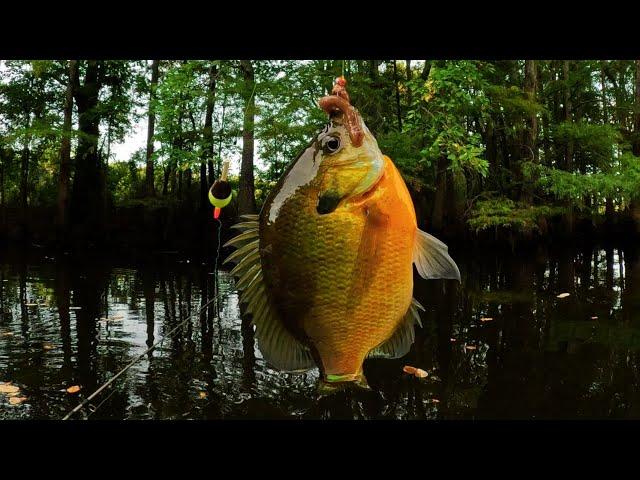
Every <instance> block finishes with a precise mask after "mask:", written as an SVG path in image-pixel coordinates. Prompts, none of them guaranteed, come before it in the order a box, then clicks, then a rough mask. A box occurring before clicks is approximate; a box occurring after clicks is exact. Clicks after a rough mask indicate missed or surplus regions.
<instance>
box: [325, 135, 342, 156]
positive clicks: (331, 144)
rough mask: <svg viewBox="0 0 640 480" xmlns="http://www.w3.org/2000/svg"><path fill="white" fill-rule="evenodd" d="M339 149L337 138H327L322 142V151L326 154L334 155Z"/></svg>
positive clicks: (338, 139)
mask: <svg viewBox="0 0 640 480" xmlns="http://www.w3.org/2000/svg"><path fill="white" fill-rule="evenodd" d="M339 149H340V138H339V137H327V139H326V140H325V141H324V142H323V145H322V150H323V151H324V153H326V154H332V153H336V152H337V151H338V150H339Z"/></svg>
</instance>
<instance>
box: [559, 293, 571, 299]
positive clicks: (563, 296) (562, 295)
mask: <svg viewBox="0 0 640 480" xmlns="http://www.w3.org/2000/svg"><path fill="white" fill-rule="evenodd" d="M569 295H571V294H570V293H567V292H565V293H561V294H560V295H556V297H557V298H567V297H568V296H569Z"/></svg>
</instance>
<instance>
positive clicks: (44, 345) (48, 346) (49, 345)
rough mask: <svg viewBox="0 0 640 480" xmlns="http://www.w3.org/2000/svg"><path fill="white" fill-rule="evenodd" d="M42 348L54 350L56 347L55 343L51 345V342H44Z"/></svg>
mask: <svg viewBox="0 0 640 480" xmlns="http://www.w3.org/2000/svg"><path fill="white" fill-rule="evenodd" d="M42 348H43V349H44V350H53V349H54V348H55V347H54V346H53V345H51V344H50V343H43V344H42Z"/></svg>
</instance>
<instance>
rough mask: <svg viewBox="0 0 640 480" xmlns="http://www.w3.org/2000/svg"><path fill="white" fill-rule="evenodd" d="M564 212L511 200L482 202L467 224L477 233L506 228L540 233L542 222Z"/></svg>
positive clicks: (560, 208) (555, 208)
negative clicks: (543, 219)
mask: <svg viewBox="0 0 640 480" xmlns="http://www.w3.org/2000/svg"><path fill="white" fill-rule="evenodd" d="M563 212H564V209H563V208H562V207H553V206H547V205H540V206H533V205H527V204H524V203H522V202H514V201H513V200H511V199H509V198H494V199H490V200H480V201H478V202H477V203H476V204H475V205H474V206H473V208H472V210H471V214H470V216H469V219H468V221H467V223H468V224H469V226H470V227H471V228H472V229H473V230H474V231H475V232H476V233H478V232H480V231H483V230H488V229H490V228H494V229H497V228H499V227H500V228H506V229H510V230H514V231H516V232H522V233H531V232H536V231H540V220H541V219H542V218H549V217H553V216H555V215H561V214H562V213H563Z"/></svg>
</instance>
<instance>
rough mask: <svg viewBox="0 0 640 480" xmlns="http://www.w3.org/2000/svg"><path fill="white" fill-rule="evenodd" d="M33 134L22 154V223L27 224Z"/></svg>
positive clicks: (27, 139)
mask: <svg viewBox="0 0 640 480" xmlns="http://www.w3.org/2000/svg"><path fill="white" fill-rule="evenodd" d="M29 127H30V119H29V117H27V123H26V128H27V129H29ZM30 143H31V134H30V133H27V134H26V137H25V140H24V146H23V148H22V154H21V155H20V217H21V219H20V220H21V222H22V223H24V224H26V221H27V215H28V214H27V207H28V190H29V159H30V157H31V149H30Z"/></svg>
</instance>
